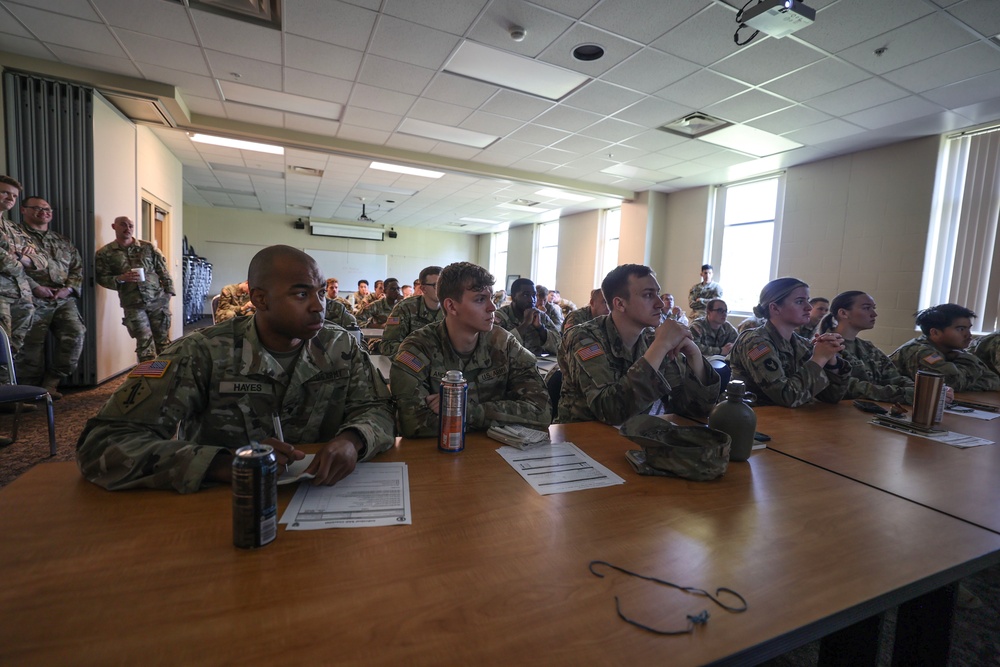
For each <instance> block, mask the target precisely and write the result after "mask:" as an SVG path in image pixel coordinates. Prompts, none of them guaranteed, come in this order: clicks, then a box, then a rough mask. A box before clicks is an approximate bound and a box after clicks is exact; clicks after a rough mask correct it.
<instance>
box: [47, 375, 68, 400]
mask: <svg viewBox="0 0 1000 667" xmlns="http://www.w3.org/2000/svg"><path fill="white" fill-rule="evenodd" d="M61 379H62V378H60V377H59V376H57V375H46V376H45V379H44V380H42V388H43V389H44V390H45V391H47V392H49V396H51V397H52V400H53V401H58V400H59V399H60V398H62V397H63V395H62V394H61V393H59V382H60V380H61Z"/></svg>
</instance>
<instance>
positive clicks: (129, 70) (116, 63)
mask: <svg viewBox="0 0 1000 667" xmlns="http://www.w3.org/2000/svg"><path fill="white" fill-rule="evenodd" d="M49 49H50V50H51V51H52V53H54V54H56V55H57V56H58V57H59V59H60V60H61V61H63V62H67V63H73V64H74V65H81V66H84V67H93V68H94V69H99V70H103V71H105V72H114V73H115V74H124V75H125V76H139V70H138V69H136V67H135V65H134V64H133V63H132V61H131V60H126V59H125V58H115V57H113V56H106V55H104V54H103V53H91V52H89V51H81V50H80V49H71V48H68V47H65V46H55V45H50V46H49Z"/></svg>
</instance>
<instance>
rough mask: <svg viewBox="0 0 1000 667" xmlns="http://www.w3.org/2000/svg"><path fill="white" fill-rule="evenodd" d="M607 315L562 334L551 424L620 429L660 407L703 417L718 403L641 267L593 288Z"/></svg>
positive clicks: (705, 370) (710, 380)
mask: <svg viewBox="0 0 1000 667" xmlns="http://www.w3.org/2000/svg"><path fill="white" fill-rule="evenodd" d="M601 289H602V290H603V292H604V296H605V298H606V299H607V300H608V305H609V306H610V308H611V314H610V315H603V316H600V317H596V318H594V319H593V320H591V321H589V322H586V323H584V324H581V325H579V326H575V327H573V328H571V329H567V330H566V339H565V340H564V341H563V352H562V361H563V363H562V364H561V367H562V371H563V383H562V394H561V395H560V398H559V415H558V417H557V419H556V421H557V422H577V421H592V420H599V421H602V422H605V423H607V424H621V423H622V422H624V421H625V420H626V419H628V418H629V417H632V416H633V415H639V414H643V413H648V412H649V411H650V410H651V409H652V408H653V406H654V404H655V403H656V402H657V401H658V400H661V401H662V402H663V404H664V407H665V408H666V409H667V410H668V411H669V412H675V413H678V414H681V415H687V416H692V417H706V416H707V415H708V413H709V411H711V409H712V408H713V407H714V406H715V402H716V400H717V399H718V398H719V386H720V383H721V382H720V379H719V374H718V373H716V372H715V369H714V368H712V366H711V365H710V364H709V363H708V362H707V361H706V360H705V358H704V357H702V355H701V351H700V350H698V346H697V345H695V344H694V341H693V340H692V339H691V332H690V331H688V328H687V327H685V326H684V325H682V324H679V323H677V322H675V321H673V320H666V321H663V322H662V323H661V315H662V313H663V300H662V299H660V296H659V294H660V285H659V283H658V282H657V281H656V274H655V273H653V270H652V269H650V268H649V267H648V266H642V265H640V264H624V265H622V266H619V267H618V268H616V269H613V270H612V271H611V272H610V273H609V274H608V275H607V276H606V277H605V278H604V282H602V283H601Z"/></svg>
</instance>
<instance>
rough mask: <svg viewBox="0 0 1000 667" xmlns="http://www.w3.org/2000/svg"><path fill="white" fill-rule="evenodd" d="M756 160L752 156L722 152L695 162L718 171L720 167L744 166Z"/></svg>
mask: <svg viewBox="0 0 1000 667" xmlns="http://www.w3.org/2000/svg"><path fill="white" fill-rule="evenodd" d="M754 159H756V158H754V157H752V156H750V155H744V154H743V153H737V152H735V151H729V150H722V151H719V152H718V153H712V154H711V155H706V156H705V157H701V158H698V159H697V160H694V162H696V163H698V164H704V165H707V166H709V167H712V168H713V169H718V168H720V167H731V166H733V165H734V164H743V163H744V162H750V161H751V160H754Z"/></svg>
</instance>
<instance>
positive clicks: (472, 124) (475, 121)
mask: <svg viewBox="0 0 1000 667" xmlns="http://www.w3.org/2000/svg"><path fill="white" fill-rule="evenodd" d="M522 125H524V123H523V122H522V121H519V120H514V119H513V118H504V117H503V116H497V115H496V114H492V113H484V112H482V111H476V112H474V113H472V114H471V115H469V117H468V118H466V119H465V120H464V121H462V122H461V124H460V125H459V127H462V128H464V129H466V130H472V131H474V132H483V133H485V134H493V135H496V136H498V137H503V136H506V135H508V134H510V133H511V132H513V131H514V130H516V129H517V128H519V127H521V126H522Z"/></svg>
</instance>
